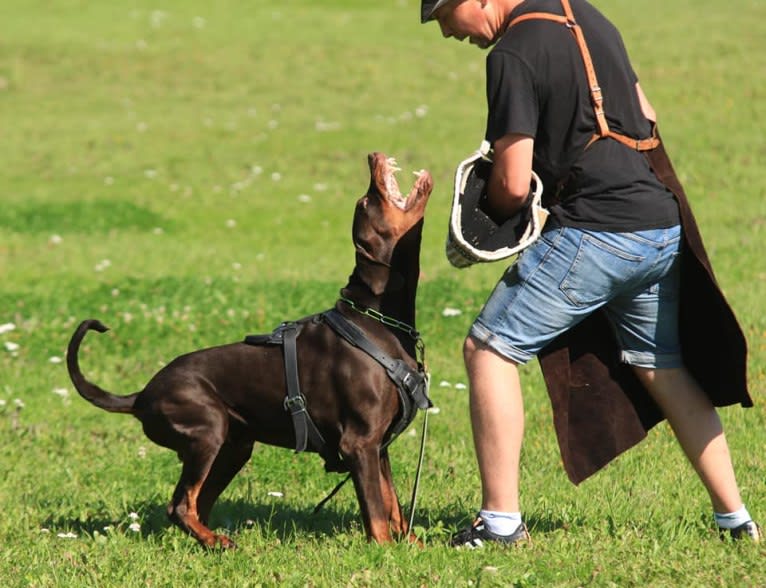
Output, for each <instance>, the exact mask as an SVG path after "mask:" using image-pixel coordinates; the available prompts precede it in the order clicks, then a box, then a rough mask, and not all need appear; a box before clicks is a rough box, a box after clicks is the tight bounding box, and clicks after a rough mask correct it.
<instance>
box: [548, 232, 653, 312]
mask: <svg viewBox="0 0 766 588" xmlns="http://www.w3.org/2000/svg"><path fill="white" fill-rule="evenodd" d="M616 240H617V239H615V241H616ZM645 260H646V256H645V255H642V254H641V251H640V248H638V247H636V248H635V249H633V250H631V251H626V250H625V247H618V246H617V245H616V244H615V243H610V242H608V241H606V240H604V239H600V238H597V237H595V236H593V235H590V234H587V233H585V234H583V235H582V239H581V240H580V244H579V247H578V248H577V254H576V255H575V256H574V260H573V261H572V264H571V266H570V267H569V270H568V271H567V273H566V275H565V276H564V279H563V280H562V281H561V284H560V285H559V288H560V289H561V291H562V292H563V293H564V294H565V295H566V297H567V298H569V300H570V301H571V302H572V303H573V304H575V305H576V306H593V305H594V304H600V303H606V302H607V301H608V300H609V298H610V297H611V296H612V295H613V294H614V292H615V290H616V289H619V287H620V286H621V285H622V284H624V283H625V282H628V281H630V280H631V278H632V277H633V276H634V275H635V274H636V273H637V272H638V271H639V270H640V269H641V265H642V263H643V262H644V261H645Z"/></svg>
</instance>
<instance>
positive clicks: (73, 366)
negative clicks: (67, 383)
mask: <svg viewBox="0 0 766 588" xmlns="http://www.w3.org/2000/svg"><path fill="white" fill-rule="evenodd" d="M90 330H93V331H98V332H99V333H105V332H106V331H108V330H109V329H108V328H107V327H105V326H104V325H103V324H101V322H100V321H97V320H95V319H88V320H85V321H82V322H81V323H80V325H79V326H78V327H77V330H76V331H75V332H74V335H72V339H71V340H70V341H69V347H67V352H66V365H67V368H68V369H69V377H70V378H71V379H72V383H73V384H74V387H75V388H76V389H77V391H78V392H79V393H80V396H82V397H83V398H85V400H87V401H88V402H90V403H92V404H95V405H96V406H98V407H99V408H103V409H104V410H107V411H109V412H125V413H131V414H132V413H133V405H134V404H135V402H136V396H138V393H135V394H130V395H129V396H117V395H115V394H112V393H111V392H107V391H106V390H103V389H101V388H99V387H98V386H96V385H95V384H92V383H90V382H89V381H88V380H86V379H85V376H83V375H82V372H81V371H80V362H79V361H78V360H77V352H78V351H79V349H80V343H82V340H83V339H84V338H85V334H86V333H87V332H88V331H90Z"/></svg>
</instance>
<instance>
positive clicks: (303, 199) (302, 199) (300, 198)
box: [298, 194, 311, 203]
mask: <svg viewBox="0 0 766 588" xmlns="http://www.w3.org/2000/svg"><path fill="white" fill-rule="evenodd" d="M298 202H304V203H307V202H311V196H309V195H308V194H301V195H300V196H298Z"/></svg>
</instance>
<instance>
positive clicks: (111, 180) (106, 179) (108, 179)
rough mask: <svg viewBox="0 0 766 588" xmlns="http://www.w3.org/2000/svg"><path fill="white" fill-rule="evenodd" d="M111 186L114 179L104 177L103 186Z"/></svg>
mask: <svg viewBox="0 0 766 588" xmlns="http://www.w3.org/2000/svg"><path fill="white" fill-rule="evenodd" d="M112 184H114V178H113V177H112V176H106V177H105V178H104V185H105V186H111V185H112Z"/></svg>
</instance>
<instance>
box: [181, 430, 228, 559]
mask: <svg viewBox="0 0 766 588" xmlns="http://www.w3.org/2000/svg"><path fill="white" fill-rule="evenodd" d="M221 445H222V443H221V442H220V441H219V442H218V443H212V442H211V440H210V439H202V440H195V441H194V442H192V443H191V444H190V445H189V447H188V448H187V449H186V451H185V452H184V454H183V455H181V456H180V457H181V459H182V461H183V471H182V472H181V479H180V480H179V481H178V485H177V486H176V489H175V492H174V493H173V501H172V502H171V503H170V505H169V506H168V516H169V517H170V520H172V521H173V522H174V523H176V524H177V525H178V526H179V527H181V528H182V529H183V530H184V531H186V532H187V533H189V534H190V535H191V536H192V537H194V538H195V539H196V540H197V541H199V542H200V543H201V544H202V545H204V546H206V547H218V546H220V547H223V548H230V547H236V545H235V543H234V542H233V541H232V540H231V539H229V538H228V537H226V536H225V535H216V534H215V533H213V532H212V531H211V530H210V529H208V528H207V526H205V524H204V523H203V522H202V521H201V520H200V516H199V510H198V500H199V495H200V492H201V491H202V488H203V486H204V484H205V480H206V479H207V476H208V474H209V473H210V470H211V468H212V466H213V463H214V462H215V459H216V457H217V455H218V452H219V450H220V448H221Z"/></svg>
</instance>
